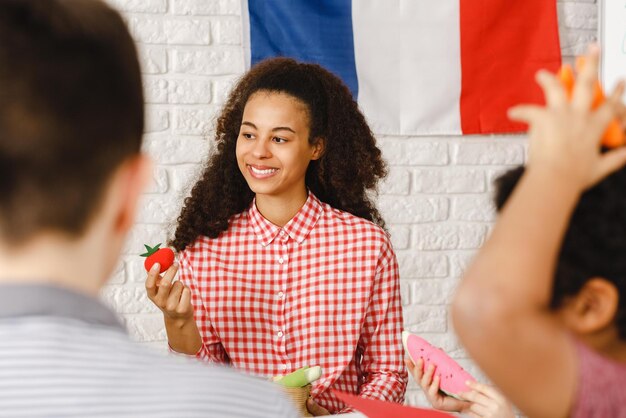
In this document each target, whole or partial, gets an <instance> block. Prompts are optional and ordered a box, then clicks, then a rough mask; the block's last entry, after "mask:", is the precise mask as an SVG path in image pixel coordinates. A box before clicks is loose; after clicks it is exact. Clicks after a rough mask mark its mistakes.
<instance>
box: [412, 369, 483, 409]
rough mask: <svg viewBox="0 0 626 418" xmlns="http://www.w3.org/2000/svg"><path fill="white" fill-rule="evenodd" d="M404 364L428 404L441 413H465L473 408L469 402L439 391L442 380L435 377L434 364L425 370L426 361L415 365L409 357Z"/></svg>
mask: <svg viewBox="0 0 626 418" xmlns="http://www.w3.org/2000/svg"><path fill="white" fill-rule="evenodd" d="M404 363H405V364H406V367H407V369H408V370H409V373H411V374H412V375H413V378H414V379H415V381H416V382H417V383H418V384H419V385H420V387H421V388H422V390H423V391H424V394H425V395H426V399H428V402H430V404H431V405H432V407H433V408H435V409H439V410H441V411H449V412H465V411H466V410H468V408H469V407H470V406H471V405H470V403H469V402H465V401H461V400H458V399H455V398H453V397H451V396H447V395H444V394H443V392H441V391H440V390H439V380H440V378H439V376H434V377H433V375H434V373H435V366H433V365H432V364H430V365H429V366H428V367H427V368H426V370H424V360H422V359H419V360H418V361H417V364H413V361H411V359H410V358H408V357H407V358H405V359H404Z"/></svg>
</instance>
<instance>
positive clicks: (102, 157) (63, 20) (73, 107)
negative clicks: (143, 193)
mask: <svg viewBox="0 0 626 418" xmlns="http://www.w3.org/2000/svg"><path fill="white" fill-rule="evenodd" d="M143 112H144V111H143V92H142V85H141V75H140V70H139V63H138V60H137V53H136V50H135V46H134V43H133V41H132V39H131V37H130V35H129V33H128V30H127V28H126V26H125V24H124V22H123V21H122V19H121V17H120V15H119V14H118V13H117V12H115V11H114V10H112V9H111V8H110V7H108V6H107V5H105V4H104V3H102V2H101V1H99V0H45V1H42V0H2V1H0V235H1V236H2V237H3V239H5V240H7V241H11V242H12V243H13V244H14V245H18V244H20V243H22V242H24V241H26V240H27V239H29V238H31V237H32V236H34V235H35V234H37V233H39V232H41V231H43V230H57V231H61V232H63V233H65V234H68V235H70V236H73V237H75V236H78V235H80V234H81V233H82V232H83V231H84V229H85V228H86V226H87V225H88V222H89V220H90V217H91V215H92V214H93V213H94V212H95V210H96V207H97V206H98V204H99V202H100V199H101V195H102V193H103V190H104V187H105V183H106V182H107V180H108V179H109V177H110V175H111V174H112V172H113V171H114V169H116V168H117V167H118V166H119V164H121V163H122V162H123V161H124V160H125V159H127V158H128V157H129V156H131V155H133V154H137V153H138V152H139V150H140V146H141V135H142V132H143V119H144V114H143Z"/></svg>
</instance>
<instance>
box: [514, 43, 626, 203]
mask: <svg viewBox="0 0 626 418" xmlns="http://www.w3.org/2000/svg"><path fill="white" fill-rule="evenodd" d="M598 61H599V50H598V47H597V46H592V47H590V48H589V52H588V53H587V57H586V64H585V66H584V67H583V68H582V70H581V71H580V73H579V76H578V78H577V80H576V84H575V85H574V91H573V95H572V99H571V101H570V100H568V97H567V94H566V92H565V89H564V88H563V86H562V85H561V83H560V82H559V80H558V79H557V77H556V76H555V75H554V74H551V73H549V72H547V71H540V72H538V73H537V77H536V78H537V82H538V83H539V85H540V86H541V88H542V90H543V93H544V95H545V99H546V106H545V107H543V106H535V105H521V106H516V107H513V108H511V109H510V110H509V117H510V118H511V119H514V120H517V121H521V122H525V123H527V124H528V125H529V131H528V136H529V143H530V149H529V161H528V168H529V169H530V170H541V171H542V172H543V173H544V174H545V175H548V176H558V177H560V178H562V179H564V181H567V182H568V183H571V184H572V185H573V186H575V187H576V188H577V189H578V190H579V191H582V190H584V189H586V188H588V187H591V186H592V185H594V184H595V183H597V182H598V181H600V180H601V179H603V178H604V177H606V176H608V175H609V174H610V173H612V172H614V171H615V170H617V169H619V168H620V167H622V166H623V165H624V163H626V147H621V148H618V149H615V150H612V151H609V152H606V153H601V152H600V149H601V148H600V142H601V137H602V134H603V133H604V131H605V130H606V127H607V126H608V124H609V122H610V121H611V120H612V119H613V118H615V117H617V113H618V111H619V103H620V97H621V95H622V93H623V90H624V87H623V83H620V84H619V85H618V87H617V88H616V89H615V90H614V91H613V93H612V94H611V97H609V98H608V99H607V100H606V101H605V102H604V104H603V105H602V106H600V107H599V108H598V109H597V110H596V111H592V110H591V104H592V102H593V99H594V85H595V83H596V80H597V74H598Z"/></svg>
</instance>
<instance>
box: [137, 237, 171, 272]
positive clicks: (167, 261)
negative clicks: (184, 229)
mask: <svg viewBox="0 0 626 418" xmlns="http://www.w3.org/2000/svg"><path fill="white" fill-rule="evenodd" d="M160 246H161V244H157V245H155V246H154V247H150V246H149V245H146V244H144V247H146V250H147V251H148V252H147V253H144V254H141V256H142V257H147V258H146V261H145V262H144V263H143V266H144V267H145V268H146V271H150V269H151V268H152V266H153V265H154V263H159V264H160V266H161V271H159V273H163V272H164V271H165V270H167V269H168V268H170V267H171V266H172V264H174V251H172V250H170V249H169V248H159V247H160Z"/></svg>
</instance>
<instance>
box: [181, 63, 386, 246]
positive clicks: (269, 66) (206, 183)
mask: <svg viewBox="0 0 626 418" xmlns="http://www.w3.org/2000/svg"><path fill="white" fill-rule="evenodd" d="M258 91H267V92H280V93H285V94H288V95H290V96H292V97H294V98H296V99H298V100H300V101H302V102H303V103H304V104H305V105H306V107H307V110H308V114H309V120H310V125H311V126H310V137H309V142H310V143H314V141H316V140H317V139H318V138H323V140H324V141H325V150H324V154H323V155H322V157H321V158H320V159H319V160H315V161H311V163H310V164H309V167H308V169H307V173H306V185H307V187H308V188H309V189H310V190H311V191H312V192H313V194H315V195H316V196H317V197H318V198H319V199H320V200H321V201H323V202H326V203H328V204H329V205H331V206H332V207H334V208H336V209H340V210H343V211H346V212H349V213H351V214H353V215H356V216H359V217H361V218H364V219H367V220H369V221H372V222H374V223H376V224H378V225H380V226H382V227H384V222H383V220H382V218H381V216H380V214H379V213H378V210H377V209H376V207H375V205H374V203H373V202H372V200H371V198H370V196H368V193H367V192H368V190H372V189H375V187H376V185H377V184H378V181H379V180H380V179H381V178H382V177H384V176H385V175H386V168H385V164H384V162H383V159H382V156H381V152H380V150H379V149H378V147H377V146H376V140H375V138H374V135H373V134H372V132H371V130H370V128H369V126H368V125H367V123H366V122H365V118H364V117H363V114H362V113H361V112H360V111H359V108H358V106H357V104H356V102H355V101H354V99H353V98H352V95H351V94H350V91H349V90H348V88H347V87H346V85H345V84H344V83H343V82H342V81H341V80H340V79H339V78H338V77H336V76H334V75H333V74H331V73H330V72H328V71H327V70H325V69H324V68H322V67H320V66H319V65H315V64H304V63H299V62H296V61H294V60H292V59H288V58H273V59H269V60H266V61H264V62H261V63H259V64H257V65H256V66H254V67H253V68H252V69H251V70H250V71H249V72H248V73H247V74H246V75H244V76H243V78H242V79H241V80H240V81H239V83H238V84H237V86H235V88H234V89H233V91H232V93H231V94H230V97H229V98H228V101H227V103H226V105H225V107H224V109H223V110H222V113H221V115H220V116H219V118H218V121H217V128H216V134H215V140H216V141H217V144H218V145H217V151H216V152H215V154H214V155H213V156H212V157H211V159H210V161H209V162H208V165H207V167H206V168H205V170H204V172H203V174H202V176H201V178H200V180H199V181H198V182H197V183H196V184H195V186H194V187H193V189H192V191H191V196H190V197H188V198H187V199H185V204H184V207H183V210H182V212H181V215H180V217H179V218H178V227H177V229H176V233H175V236H174V239H173V240H172V242H171V245H172V246H173V247H174V248H176V249H177V250H178V251H181V250H183V249H184V248H185V247H186V246H187V245H190V244H191V243H193V242H194V241H195V240H196V238H198V237H199V236H207V237H210V238H216V237H217V236H218V235H219V234H220V233H221V232H222V231H225V230H226V229H227V228H228V220H229V218H230V217H231V216H233V215H235V214H237V213H240V212H242V211H244V210H245V209H247V208H248V206H249V205H250V204H251V202H252V199H253V197H254V193H253V192H252V190H250V188H249V187H248V185H247V183H246V181H245V179H244V177H243V175H242V174H241V172H240V171H239V168H238V166H237V160H236V156H235V147H236V143H237V137H238V135H239V129H240V125H241V120H242V117H243V110H244V107H245V105H246V103H247V101H248V99H249V98H250V96H251V95H252V94H254V93H255V92H258Z"/></svg>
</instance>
